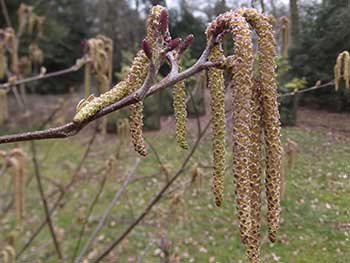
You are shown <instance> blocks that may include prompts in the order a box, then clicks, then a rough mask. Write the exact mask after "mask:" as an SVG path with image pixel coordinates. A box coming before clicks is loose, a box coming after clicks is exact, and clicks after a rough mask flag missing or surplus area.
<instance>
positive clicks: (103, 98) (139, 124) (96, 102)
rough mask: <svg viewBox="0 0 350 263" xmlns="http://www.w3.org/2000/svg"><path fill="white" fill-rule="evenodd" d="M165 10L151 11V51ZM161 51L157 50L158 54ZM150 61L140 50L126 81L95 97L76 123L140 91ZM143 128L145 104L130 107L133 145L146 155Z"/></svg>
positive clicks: (85, 106)
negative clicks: (160, 18)
mask: <svg viewBox="0 0 350 263" xmlns="http://www.w3.org/2000/svg"><path fill="white" fill-rule="evenodd" d="M163 10H165V9H164V8H163V7H161V6H155V7H153V8H152V10H151V14H150V16H149V18H148V25H147V38H146V39H147V43H148V45H149V47H150V48H151V49H153V48H156V47H157V45H159V43H158V42H157V41H158V40H157V39H158V37H159V35H158V33H157V32H156V30H157V29H158V26H159V17H160V14H161V12H162V11H163ZM158 52H159V51H158V50H157V52H155V53H158ZM148 65H149V59H148V57H147V56H146V54H145V52H144V51H143V50H140V51H139V52H138V53H137V55H136V57H135V58H134V61H133V64H132V66H131V68H130V71H129V72H128V75H127V77H126V79H125V80H124V81H122V82H120V83H119V84H117V85H116V86H115V87H114V88H113V89H111V90H109V91H107V92H105V93H103V94H101V95H100V96H99V97H95V98H94V99H93V100H91V101H90V102H89V103H86V104H84V105H83V106H82V107H81V108H80V109H79V111H78V112H77V114H76V115H75V116H74V119H73V120H74V121H75V122H82V121H84V120H86V119H88V118H90V117H92V116H93V115H94V114H96V112H97V111H99V110H101V109H102V108H104V107H106V106H108V105H110V104H112V103H114V102H116V101H118V100H120V99H122V98H123V97H125V96H127V95H129V94H131V93H133V92H134V91H136V90H137V89H139V88H140V87H141V85H142V83H143V82H144V80H145V79H146V76H147V71H148ZM142 128H143V102H142V101H141V102H138V103H135V104H132V105H130V133H131V139H132V143H133V145H134V148H135V150H136V151H137V152H138V153H139V154H141V155H143V156H144V155H146V153H147V152H146V147H145V143H144V139H143V135H142Z"/></svg>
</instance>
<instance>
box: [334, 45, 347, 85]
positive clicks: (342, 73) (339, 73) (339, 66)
mask: <svg viewBox="0 0 350 263" xmlns="http://www.w3.org/2000/svg"><path fill="white" fill-rule="evenodd" d="M342 79H343V80H344V82H345V88H346V89H349V87H350V55H349V52H348V51H343V52H342V53H340V54H339V55H338V57H337V61H336V64H335V66H334V82H335V90H336V91H337V90H338V89H339V84H340V81H341V80H342Z"/></svg>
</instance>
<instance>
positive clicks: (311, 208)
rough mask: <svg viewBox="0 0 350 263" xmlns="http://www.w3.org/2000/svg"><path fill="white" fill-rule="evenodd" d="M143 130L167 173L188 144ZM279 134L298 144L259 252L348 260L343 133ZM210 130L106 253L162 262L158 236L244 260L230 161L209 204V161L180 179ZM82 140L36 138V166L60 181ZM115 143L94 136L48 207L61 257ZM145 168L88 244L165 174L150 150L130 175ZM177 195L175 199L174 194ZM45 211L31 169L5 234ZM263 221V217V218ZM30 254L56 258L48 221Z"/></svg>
mask: <svg viewBox="0 0 350 263" xmlns="http://www.w3.org/2000/svg"><path fill="white" fill-rule="evenodd" d="M192 136H193V137H194V136H195V134H194V135H192ZM147 138H148V140H149V141H150V142H151V143H152V145H153V146H154V147H155V149H157V151H158V152H159V154H160V158H161V161H162V162H163V163H164V164H165V165H166V166H167V169H168V170H169V173H170V174H174V172H176V170H177V168H178V166H179V165H180V164H181V161H182V159H183V158H184V156H185V155H186V151H183V150H180V149H179V148H178V147H177V146H176V143H175V138H174V135H173V134H158V133H157V134H148V135H147ZM286 138H290V139H292V140H293V141H295V142H297V143H298V145H299V146H298V147H299V149H298V153H297V157H296V162H295V167H294V168H293V169H292V170H290V171H287V172H286V175H285V176H286V177H285V179H286V190H285V194H284V197H283V202H282V206H283V213H282V216H283V220H282V224H281V229H280V232H279V239H278V241H277V242H276V243H275V244H270V243H269V242H268V241H267V237H266V226H264V228H263V243H262V258H263V260H262V261H263V262H291V263H292V262H297V263H299V262H320V263H322V262H327V263H328V262H344V263H345V262H348V259H349V258H350V246H349V238H350V237H349V235H350V233H349V229H348V230H346V229H343V228H341V227H339V224H341V223H349V221H350V220H349V219H350V209H349V196H350V187H349V176H350V174H349V173H348V171H350V163H349V161H348V160H350V142H349V141H348V140H346V139H339V138H335V137H334V136H333V135H332V134H328V133H324V132H323V133H322V132H317V131H305V130H302V129H298V128H291V129H284V130H283V141H285V140H286ZM209 139H210V136H208V137H207V138H206V139H205V140H204V142H203V143H202V144H201V146H200V148H199V149H198V151H197V152H196V154H195V156H194V158H193V160H192V161H191V163H190V165H189V169H187V170H186V172H185V173H184V174H183V175H182V177H181V178H180V179H179V180H178V181H177V182H176V183H175V185H174V186H173V187H172V188H171V189H170V194H168V195H166V196H165V198H164V199H163V200H162V202H160V203H159V204H158V205H157V206H156V207H155V208H154V209H153V210H152V211H151V212H150V214H149V215H148V216H147V217H146V219H145V220H144V221H143V222H142V223H141V224H140V225H139V226H138V227H137V228H135V229H134V231H133V232H132V233H131V234H130V235H129V237H128V238H127V240H125V242H123V244H122V245H121V246H120V247H118V248H117V249H116V250H115V251H114V254H115V257H114V258H113V259H111V258H110V259H109V260H106V261H105V262H136V261H137V258H138V257H139V256H140V255H141V254H143V253H145V256H144V260H143V262H159V256H157V248H158V243H159V240H160V238H161V237H162V236H163V237H166V238H167V239H168V240H169V241H170V243H171V252H172V254H173V256H174V257H175V256H178V257H179V258H180V262H218V263H219V262H221V263H227V262H245V253H244V248H243V246H242V245H241V244H240V241H239V233H238V227H237V225H238V224H237V218H236V215H235V205H234V194H233V193H234V186H233V184H232V176H231V175H230V174H231V172H230V169H228V171H227V177H226V184H225V202H224V204H223V206H222V207H220V208H216V207H215V205H214V202H213V197H212V194H211V191H210V177H211V172H212V171H211V168H202V171H203V180H202V185H201V186H200V185H199V184H195V185H189V184H187V182H189V181H190V178H191V172H192V169H193V167H194V166H195V165H196V164H198V163H199V164H201V165H203V166H211V165H212V158H211V143H210V140H209ZM87 140H88V136H87V135H79V136H77V137H76V138H72V139H69V140H59V141H43V142H37V146H38V152H39V156H38V158H39V160H41V173H42V175H43V176H44V177H49V178H51V179H53V180H55V181H56V182H59V183H61V184H66V183H67V182H69V180H70V179H71V175H72V173H73V171H74V169H75V167H76V165H77V163H78V162H79V160H80V158H81V156H82V153H83V152H84V147H86V144H87V143H86V141H87ZM190 141H192V140H190ZM53 144H54V145H53ZM28 146H29V144H28V143H24V144H23V147H24V148H25V149H26V151H27V152H29V151H28ZM7 147H8V146H7ZM5 148H6V147H5ZM117 148H118V144H117V143H116V140H115V139H111V138H109V139H108V141H103V140H102V139H101V138H98V140H97V142H96V143H95V144H94V146H93V149H92V151H91V154H90V157H89V158H88V159H87V161H86V163H85V166H84V168H83V169H82V170H81V172H80V173H79V178H81V181H79V182H78V183H77V184H76V185H75V187H74V188H72V189H71V191H70V192H69V193H67V195H66V197H65V198H64V200H63V202H62V207H61V208H60V209H59V210H58V211H57V212H56V213H55V214H54V216H53V219H54V223H55V226H56V227H57V228H59V229H60V230H63V229H64V233H63V234H62V235H61V237H60V238H61V239H60V242H61V244H62V248H63V251H64V254H65V256H66V257H67V258H68V259H70V258H71V256H72V253H73V249H74V248H75V244H76V241H77V237H78V233H79V231H80V227H81V223H79V218H80V217H84V216H85V215H86V212H87V210H88V207H89V205H90V203H91V201H92V200H93V198H94V196H95V194H96V192H97V190H98V187H99V184H100V182H101V180H102V178H103V176H104V174H103V173H101V172H100V173H98V171H100V170H101V167H104V166H105V163H106V160H107V159H108V158H110V157H111V156H114V155H116V152H117ZM129 148H131V147H124V148H122V151H121V157H120V158H119V159H118V160H114V161H113V162H114V166H115V169H114V172H113V173H110V174H109V175H108V179H107V183H106V186H105V189H104V191H103V193H102V196H101V199H100V202H99V203H98V205H97V206H96V207H95V210H94V212H93V214H92V216H91V217H90V219H89V223H88V227H87V232H86V234H85V235H84V238H83V243H84V242H85V241H86V240H87V238H88V236H89V234H90V233H91V232H92V231H93V229H94V227H95V226H96V225H97V220H98V218H99V216H100V215H101V214H102V212H103V211H104V209H105V207H106V206H107V204H108V203H109V202H110V200H111V199H112V198H113V196H114V194H115V192H116V191H118V189H119V188H120V186H121V184H122V183H123V179H124V178H125V176H126V174H127V173H128V171H129V170H130V169H131V167H132V166H133V164H134V162H135V160H136V158H138V156H137V155H136V154H135V153H134V152H133V151H132V149H129ZM3 149H4V148H3ZM230 155H231V154H229V153H228V156H230ZM32 174H33V168H32V166H31V162H30V161H29V168H28V169H27V177H28V178H29V177H30V176H32ZM147 176H148V177H147ZM149 176H152V177H151V178H149ZM143 177H147V179H140V180H137V181H135V182H133V183H132V184H130V185H129V187H128V189H127V192H125V193H124V195H123V196H122V198H121V200H120V202H119V203H118V204H117V205H116V206H115V207H114V208H113V210H112V211H111V215H110V217H109V219H108V224H107V225H106V227H105V228H104V230H103V231H102V232H101V234H100V235H99V238H98V241H97V242H96V243H95V244H94V250H95V251H97V252H101V251H102V250H103V248H105V247H106V245H108V244H110V242H111V241H112V240H115V239H116V237H118V235H119V234H120V233H121V232H122V231H123V230H124V229H125V228H126V227H127V226H128V224H130V222H131V221H132V220H133V219H134V218H135V217H136V216H138V215H139V213H140V212H141V211H142V209H143V208H144V207H145V205H146V204H147V203H148V202H149V201H150V200H151V199H152V197H153V196H154V195H155V193H157V192H158V191H159V190H160V188H161V187H162V186H163V185H164V182H165V180H166V179H165V175H164V174H163V173H161V172H160V170H159V164H158V163H157V159H156V158H155V155H154V154H153V153H152V152H151V151H150V154H149V156H148V157H146V158H144V159H143V160H142V161H141V164H140V166H139V167H138V169H137V172H136V173H135V175H134V178H143ZM4 180H5V181H6V180H7V182H5V183H3V184H2V185H3V187H2V188H1V191H2V192H3V191H4V187H5V185H7V183H8V180H10V178H9V176H7V177H5V179H4ZM44 184H45V192H46V194H48V193H50V192H51V191H53V190H55V187H54V186H53V185H52V184H50V183H49V182H48V181H47V180H44ZM56 198H57V195H56V196H54V197H52V198H50V199H49V203H50V204H52V203H54V202H55V199H56ZM176 198H177V200H178V202H177V203H176V202H175V201H174V200H175V199H176ZM263 212H264V213H265V210H264V211H263ZM43 218H44V213H43V209H42V205H41V202H40V198H39V195H38V191H37V188H36V183H35V180H34V178H33V179H32V181H31V183H30V185H29V186H28V187H27V189H26V220H25V223H23V224H15V215H14V212H13V211H12V210H11V211H10V212H9V213H8V214H7V215H6V217H4V218H2V220H1V222H0V223H1V226H0V227H1V233H2V236H4V237H6V235H8V234H9V233H10V232H11V231H13V230H14V229H16V228H17V230H16V231H17V234H18V237H17V241H16V248H17V250H18V249H19V248H21V247H22V245H23V244H24V243H25V242H26V240H27V239H28V237H29V236H30V235H31V232H32V231H33V229H35V227H36V226H37V225H38V222H41V221H42V220H43ZM263 222H264V225H265V220H263ZM33 259H37V260H40V262H58V261H57V259H56V255H55V252H54V247H53V245H52V242H51V239H50V235H49V231H48V229H47V228H45V229H44V231H42V233H41V234H40V235H39V236H38V238H37V239H36V240H35V241H34V243H33V247H32V248H31V249H29V250H27V251H26V253H25V254H24V255H23V256H22V257H21V260H22V261H20V262H32V261H33ZM38 262H39V261H38ZM66 262H70V261H69V260H67V261H66Z"/></svg>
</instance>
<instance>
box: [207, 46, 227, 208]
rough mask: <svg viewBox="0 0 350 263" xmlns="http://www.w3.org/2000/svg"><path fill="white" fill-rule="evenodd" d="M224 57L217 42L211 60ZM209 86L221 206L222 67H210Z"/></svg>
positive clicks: (223, 159)
mask: <svg viewBox="0 0 350 263" xmlns="http://www.w3.org/2000/svg"><path fill="white" fill-rule="evenodd" d="M222 57H223V50H222V47H221V44H216V45H215V46H214V47H213V48H212V50H211V52H210V55H209V60H218V59H221V58H222ZM208 88H209V91H210V99H211V101H210V105H211V112H212V113H211V114H212V116H213V128H212V129H213V138H212V145H213V160H214V173H213V179H212V191H213V194H214V198H215V204H216V205H217V206H220V205H221V204H222V202H223V189H224V175H225V165H226V157H225V155H226V150H225V85H224V73H223V70H221V69H216V68H209V70H208Z"/></svg>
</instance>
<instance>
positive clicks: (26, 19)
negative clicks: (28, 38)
mask: <svg viewBox="0 0 350 263" xmlns="http://www.w3.org/2000/svg"><path fill="white" fill-rule="evenodd" d="M33 9H34V8H33V6H30V5H26V4H23V3H21V5H20V6H19V8H18V11H17V14H18V20H19V29H18V33H19V35H22V33H24V32H25V31H26V32H27V33H28V34H32V33H33V32H36V33H37V35H38V37H42V36H43V28H44V27H43V26H44V22H45V17H44V16H38V15H36V14H35V13H34V12H33Z"/></svg>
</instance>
